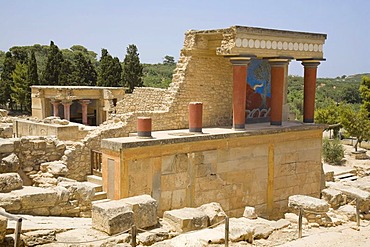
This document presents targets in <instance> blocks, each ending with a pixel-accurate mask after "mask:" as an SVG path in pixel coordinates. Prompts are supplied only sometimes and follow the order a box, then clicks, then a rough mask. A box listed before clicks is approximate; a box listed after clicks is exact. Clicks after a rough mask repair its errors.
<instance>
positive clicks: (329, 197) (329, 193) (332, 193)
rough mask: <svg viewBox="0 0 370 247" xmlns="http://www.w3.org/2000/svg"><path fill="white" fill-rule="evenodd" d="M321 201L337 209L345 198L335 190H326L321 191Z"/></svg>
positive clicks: (343, 202)
mask: <svg viewBox="0 0 370 247" xmlns="http://www.w3.org/2000/svg"><path fill="white" fill-rule="evenodd" d="M321 195H322V199H324V200H325V201H327V202H328V203H329V204H330V207H332V208H334V209H337V208H339V207H340V206H342V205H343V204H345V198H344V196H343V194H342V193H341V192H340V191H339V190H336V189H333V188H327V189H323V190H322V191H321Z"/></svg>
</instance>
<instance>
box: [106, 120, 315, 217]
mask: <svg viewBox="0 0 370 247" xmlns="http://www.w3.org/2000/svg"><path fill="white" fill-rule="evenodd" d="M153 134H155V133H153ZM163 135H165V134H162V136H163ZM321 135H322V129H321V128H318V127H315V126H311V127H308V126H306V127H303V126H302V128H297V129H289V128H287V129H280V130H270V131H269V130H266V131H258V132H257V133H256V132H254V133H253V132H249V133H248V132H247V133H236V132H233V133H230V134H225V135H199V136H195V137H178V136H177V137H173V138H170V137H168V138H160V137H155V138H154V139H153V140H152V141H145V142H140V141H134V140H131V139H130V137H129V138H119V139H107V140H103V141H102V147H103V181H104V185H103V187H104V190H105V191H107V192H108V196H112V197H113V198H115V199H119V198H125V197H130V196H136V195H141V194H150V195H152V197H153V198H154V199H156V200H157V201H158V202H159V207H158V208H159V214H160V215H161V214H163V212H164V211H166V210H170V209H176V208H182V207H197V206H200V205H202V204H205V203H209V202H212V201H216V202H219V203H220V204H221V205H222V208H223V209H224V210H225V212H226V213H227V214H228V215H231V216H241V215H242V214H243V212H244V207H245V206H246V205H249V206H254V207H255V208H256V211H257V213H258V214H259V215H263V216H266V217H269V216H273V217H278V216H281V215H282V214H283V213H284V212H286V211H287V205H288V197H289V196H290V195H294V194H303V195H311V196H314V197H319V196H320V191H321V180H322V167H321ZM125 140H127V142H126V141H125ZM120 145H121V146H120ZM138 147H139V148H138ZM112 172H113V173H112ZM108 177H109V178H110V179H109V184H113V188H112V186H109V185H108Z"/></svg>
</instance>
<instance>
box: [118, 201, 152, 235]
mask: <svg viewBox="0 0 370 247" xmlns="http://www.w3.org/2000/svg"><path fill="white" fill-rule="evenodd" d="M121 201H122V202H123V203H124V204H126V205H127V206H128V207H129V208H131V210H132V211H133V213H134V222H135V225H136V226H137V227H139V228H147V227H151V226H155V225H156V224H157V223H158V219H157V207H158V205H157V201H156V200H154V199H153V198H152V197H151V196H149V195H141V196H133V197H128V198H125V199H122V200H121Z"/></svg>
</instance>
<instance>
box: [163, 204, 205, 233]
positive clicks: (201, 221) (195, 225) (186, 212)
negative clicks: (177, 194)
mask: <svg viewBox="0 0 370 247" xmlns="http://www.w3.org/2000/svg"><path fill="white" fill-rule="evenodd" d="M163 219H164V220H166V221H167V222H168V223H169V224H170V225H172V226H173V227H174V228H175V229H176V231H178V232H188V231H193V230H199V229H202V228H206V227H207V226H208V221H209V219H208V216H207V215H206V214H205V213H204V212H203V211H201V210H199V209H196V208H182V209H175V210H171V211H165V212H164V214H163Z"/></svg>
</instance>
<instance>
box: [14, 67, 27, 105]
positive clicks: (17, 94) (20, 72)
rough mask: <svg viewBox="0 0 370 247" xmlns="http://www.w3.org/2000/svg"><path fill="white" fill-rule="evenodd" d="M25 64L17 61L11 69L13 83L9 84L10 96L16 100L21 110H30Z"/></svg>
mask: <svg viewBox="0 0 370 247" xmlns="http://www.w3.org/2000/svg"><path fill="white" fill-rule="evenodd" d="M27 71H28V69H27V65H26V64H23V63H21V62H18V63H17V64H16V66H15V70H14V71H13V74H12V77H13V85H12V86H11V89H12V93H11V98H12V100H13V101H14V102H16V103H17V104H18V105H19V106H20V107H21V110H27V111H30V110H31V91H30V85H29V81H28V78H27Z"/></svg>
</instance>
